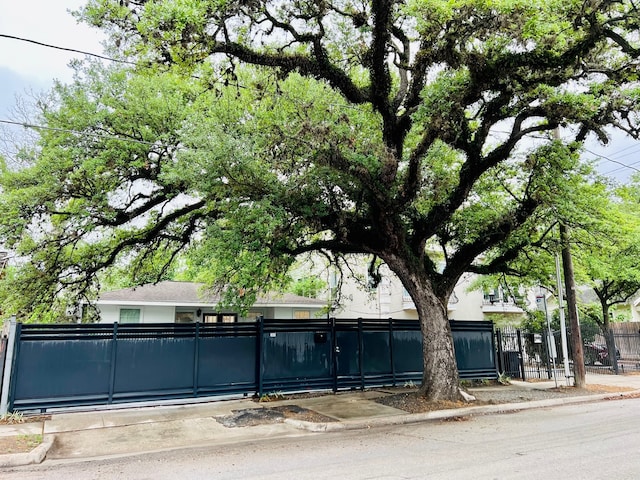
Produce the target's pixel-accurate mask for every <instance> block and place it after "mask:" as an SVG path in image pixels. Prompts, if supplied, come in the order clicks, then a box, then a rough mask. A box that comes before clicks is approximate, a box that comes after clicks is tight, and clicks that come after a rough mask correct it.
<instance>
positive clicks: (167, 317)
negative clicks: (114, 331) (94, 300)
mask: <svg viewBox="0 0 640 480" xmlns="http://www.w3.org/2000/svg"><path fill="white" fill-rule="evenodd" d="M121 308H139V309H140V323H173V322H174V321H175V317H176V312H175V310H176V309H175V307H173V306H150V305H100V306H98V309H99V311H100V323H115V322H118V321H119V320H120V309H121Z"/></svg>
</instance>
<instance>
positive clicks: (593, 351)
mask: <svg viewBox="0 0 640 480" xmlns="http://www.w3.org/2000/svg"><path fill="white" fill-rule="evenodd" d="M616 359H617V360H620V350H618V349H616ZM584 363H585V364H586V365H596V364H600V365H611V358H609V351H608V350H607V346H606V345H604V344H602V343H587V344H585V346H584Z"/></svg>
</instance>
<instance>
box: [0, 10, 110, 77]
mask: <svg viewBox="0 0 640 480" xmlns="http://www.w3.org/2000/svg"><path fill="white" fill-rule="evenodd" d="M85 3H86V2H85V1H84V0H21V1H20V2H17V1H10V0H7V1H3V2H2V3H1V4H0V33H2V34H5V35H13V36H16V37H22V38H27V39H31V40H35V41H38V42H42V43H46V44H51V45H56V46H60V47H65V48H74V49H78V50H83V51H89V52H92V53H101V52H102V46H101V44H100V41H101V40H102V39H103V38H104V35H103V33H102V32H100V31H98V30H96V29H93V28H90V27H88V26H86V25H84V24H78V23H77V21H76V19H75V18H74V17H73V16H71V14H70V11H71V10H77V9H78V8H79V7H81V6H83V5H84V4H85ZM81 57H82V55H80V54H76V53H72V52H65V51H61V50H55V49H52V48H46V47H43V46H39V45H34V44H31V43H27V42H22V41H18V40H12V39H7V38H0V67H6V68H8V69H10V70H12V71H13V72H15V73H16V74H18V75H20V76H22V77H25V78H26V79H31V80H33V81H34V82H36V83H50V82H51V81H52V80H53V79H54V78H56V79H60V80H63V81H67V80H69V79H70V78H71V73H72V72H71V70H70V69H69V68H68V64H69V62H70V61H71V60H72V59H73V58H81Z"/></svg>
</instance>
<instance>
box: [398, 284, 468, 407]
mask: <svg viewBox="0 0 640 480" xmlns="http://www.w3.org/2000/svg"><path fill="white" fill-rule="evenodd" d="M404 283H405V288H407V290H408V291H409V294H410V295H411V298H412V299H413V303H414V304H415V306H416V309H417V311H418V318H419V319H420V327H421V331H422V359H423V369H424V370H423V374H422V388H421V390H422V392H423V393H424V396H425V397H426V398H427V399H428V400H430V401H441V400H448V401H457V400H460V399H461V398H462V396H461V394H460V380H459V376H458V366H457V363H456V356H455V351H454V346H453V337H452V336H451V326H450V324H449V318H448V317H447V306H446V305H447V300H448V298H439V297H438V296H437V295H436V294H435V292H434V291H433V288H431V286H430V284H429V283H428V282H420V281H419V280H418V279H417V278H416V277H415V276H411V278H410V280H409V281H408V282H404Z"/></svg>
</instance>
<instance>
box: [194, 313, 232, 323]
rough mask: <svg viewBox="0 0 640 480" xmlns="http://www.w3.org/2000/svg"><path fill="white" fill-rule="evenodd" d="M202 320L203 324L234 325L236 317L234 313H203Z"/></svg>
mask: <svg viewBox="0 0 640 480" xmlns="http://www.w3.org/2000/svg"><path fill="white" fill-rule="evenodd" d="M202 318H203V321H204V323H235V322H237V321H238V315H236V314H235V313H205V314H204V315H203V317H202Z"/></svg>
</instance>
